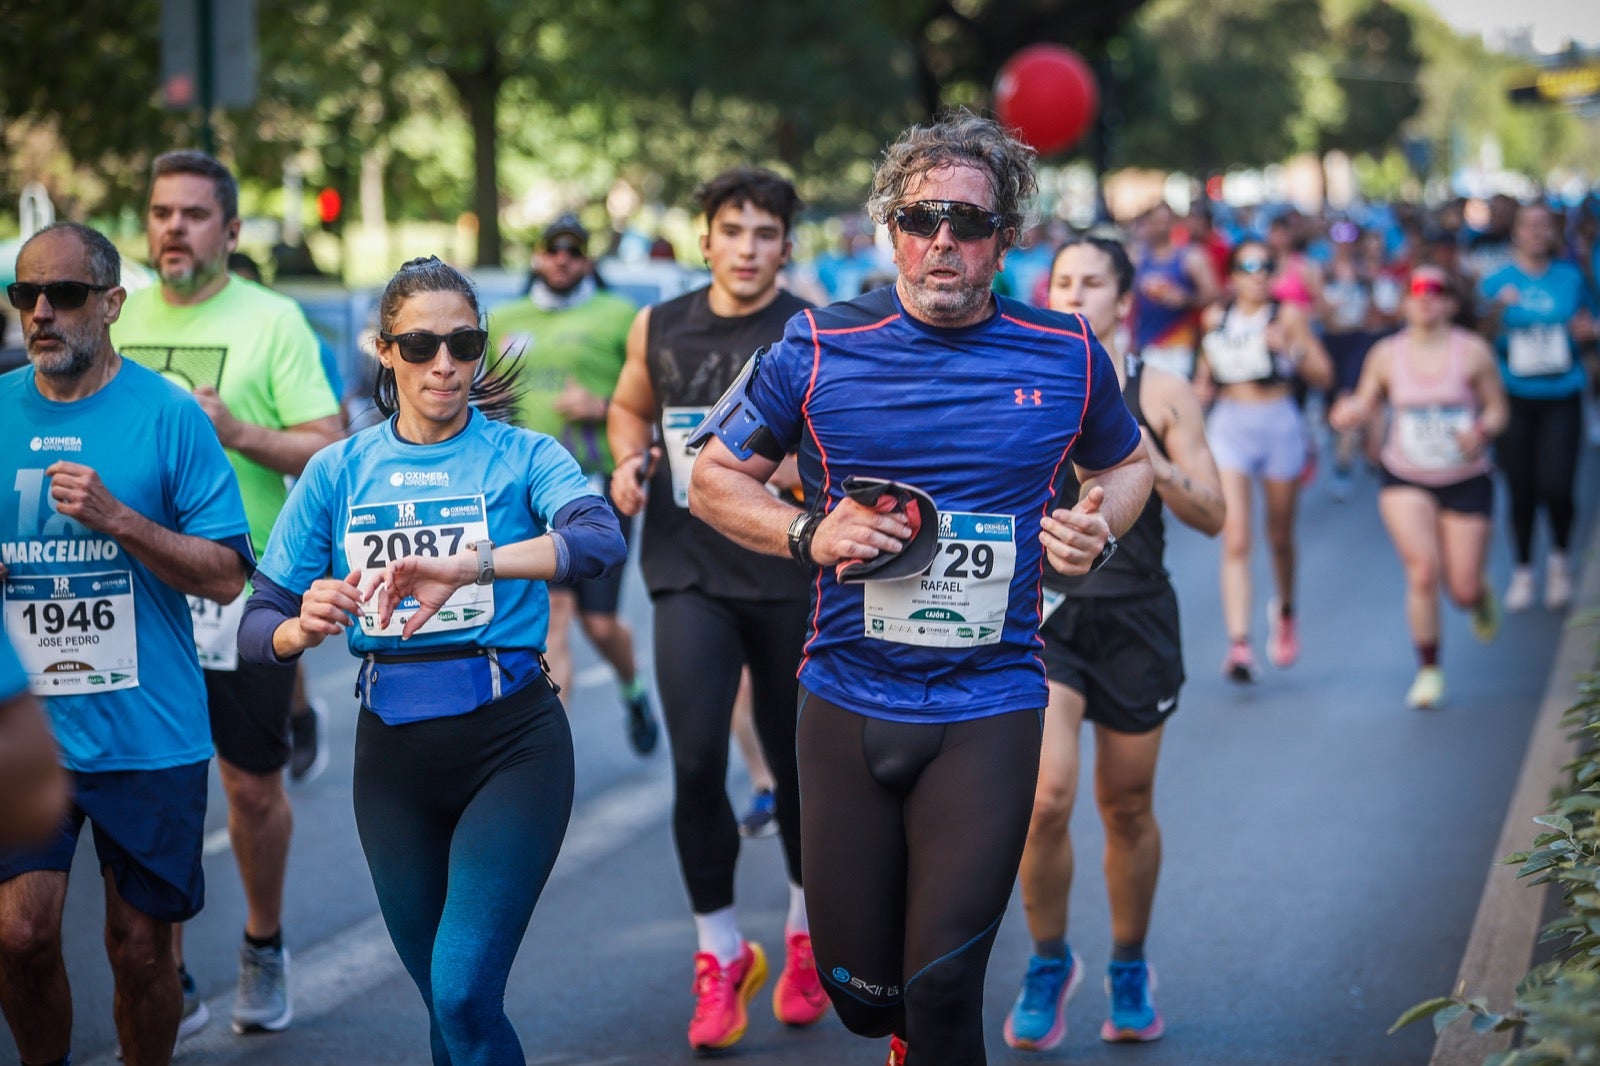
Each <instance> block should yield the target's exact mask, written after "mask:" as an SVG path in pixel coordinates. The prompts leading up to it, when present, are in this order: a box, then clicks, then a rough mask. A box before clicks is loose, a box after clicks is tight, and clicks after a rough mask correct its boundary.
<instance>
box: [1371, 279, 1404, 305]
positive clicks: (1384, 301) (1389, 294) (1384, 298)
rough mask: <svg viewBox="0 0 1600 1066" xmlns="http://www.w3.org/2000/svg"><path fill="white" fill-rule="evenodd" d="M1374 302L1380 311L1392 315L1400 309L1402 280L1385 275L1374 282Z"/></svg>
mask: <svg viewBox="0 0 1600 1066" xmlns="http://www.w3.org/2000/svg"><path fill="white" fill-rule="evenodd" d="M1372 303H1373V305H1374V306H1376V307H1377V309H1378V310H1379V311H1382V312H1383V313H1384V314H1386V315H1392V314H1394V313H1395V312H1396V311H1398V310H1400V282H1399V280H1398V279H1396V278H1392V277H1389V276H1388V275H1384V276H1383V277H1380V278H1375V279H1374V280H1373V282H1372Z"/></svg>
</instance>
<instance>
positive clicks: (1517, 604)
mask: <svg viewBox="0 0 1600 1066" xmlns="http://www.w3.org/2000/svg"><path fill="white" fill-rule="evenodd" d="M1501 604H1502V606H1504V607H1505V609H1506V610H1508V611H1511V612H1512V613H1516V612H1518V611H1526V610H1527V609H1528V608H1529V607H1532V606H1533V570H1532V568H1531V567H1526V566H1519V567H1517V568H1516V569H1515V570H1513V571H1511V584H1509V585H1507V586H1506V595H1505V599H1504V600H1502V601H1501Z"/></svg>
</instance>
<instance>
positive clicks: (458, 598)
mask: <svg viewBox="0 0 1600 1066" xmlns="http://www.w3.org/2000/svg"><path fill="white" fill-rule="evenodd" d="M489 539H490V537H489V520H488V517H487V513H486V511H485V509H484V503H483V497H482V496H455V497H451V498H449V499H442V500H407V501H404V502H401V503H374V504H361V505H357V506H352V507H351V508H350V515H349V518H348V520H347V523H346V525H345V533H344V553H345V555H346V556H348V557H349V560H350V565H351V566H352V567H360V568H361V569H362V570H363V571H370V570H382V569H383V568H384V567H386V566H388V565H389V564H390V563H392V562H394V561H395V560H396V559H400V558H403V557H405V556H407V555H428V556H434V557H441V556H442V557H449V556H452V555H459V554H461V553H462V552H464V551H466V550H467V546H468V545H469V544H473V543H475V542H477V541H480V540H489ZM419 606H420V605H419V604H418V603H417V601H416V598H415V597H412V596H407V597H406V598H405V599H403V600H401V601H400V604H399V606H397V607H396V608H395V610H394V615H393V617H391V618H390V619H389V627H388V628H387V629H380V628H379V627H378V597H376V596H374V597H372V599H371V600H370V601H368V602H367V603H366V604H363V605H362V608H361V631H362V632H363V633H365V634H367V635H368V636H371V637H395V636H399V635H400V629H401V627H402V626H404V625H405V623H406V621H407V620H408V619H409V618H410V617H411V616H412V615H414V614H416V613H417V608H418V607H419ZM492 618H494V586H493V585H463V586H462V587H461V588H458V589H456V591H455V594H454V595H452V596H451V597H450V598H449V599H448V600H446V601H445V602H444V606H442V607H440V608H439V611H438V613H437V614H435V615H434V616H433V617H432V618H430V619H428V620H427V621H426V622H424V623H422V626H421V628H419V629H418V630H417V633H441V632H444V631H445V630H448V629H477V628H480V627H482V626H486V625H488V624H489V621H490V619H492ZM413 635H415V634H413Z"/></svg>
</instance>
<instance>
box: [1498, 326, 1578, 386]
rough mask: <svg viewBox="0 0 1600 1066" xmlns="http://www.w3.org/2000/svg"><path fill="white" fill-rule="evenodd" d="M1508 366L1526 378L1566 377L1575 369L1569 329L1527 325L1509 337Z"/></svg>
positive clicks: (1515, 330)
mask: <svg viewBox="0 0 1600 1066" xmlns="http://www.w3.org/2000/svg"><path fill="white" fill-rule="evenodd" d="M1506 339H1507V345H1506V348H1507V351H1506V355H1507V359H1506V365H1508V366H1509V367H1510V368H1511V372H1512V373H1513V374H1515V375H1517V376H1518V377H1522V378H1536V377H1541V376H1543V375H1546V374H1565V373H1566V372H1567V371H1568V370H1570V369H1571V368H1572V345H1570V344H1568V343H1567V328H1566V327H1565V326H1557V325H1545V326H1524V327H1523V328H1521V329H1514V330H1512V331H1511V332H1510V334H1509V335H1508V336H1507V338H1506Z"/></svg>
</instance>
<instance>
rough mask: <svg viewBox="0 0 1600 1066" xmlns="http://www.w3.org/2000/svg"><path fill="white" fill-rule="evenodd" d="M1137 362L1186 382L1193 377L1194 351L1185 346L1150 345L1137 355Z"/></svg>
mask: <svg viewBox="0 0 1600 1066" xmlns="http://www.w3.org/2000/svg"><path fill="white" fill-rule="evenodd" d="M1139 362H1141V363H1143V364H1144V365H1145V366H1153V367H1155V368H1156V369H1157V370H1164V371H1166V372H1167V373H1169V374H1176V375H1177V376H1178V377H1180V378H1183V379H1184V380H1185V381H1188V380H1189V379H1190V378H1192V377H1194V349H1193V348H1191V347H1189V346H1188V345H1187V344H1152V345H1149V346H1147V347H1146V348H1145V349H1144V351H1142V352H1140V353H1139Z"/></svg>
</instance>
